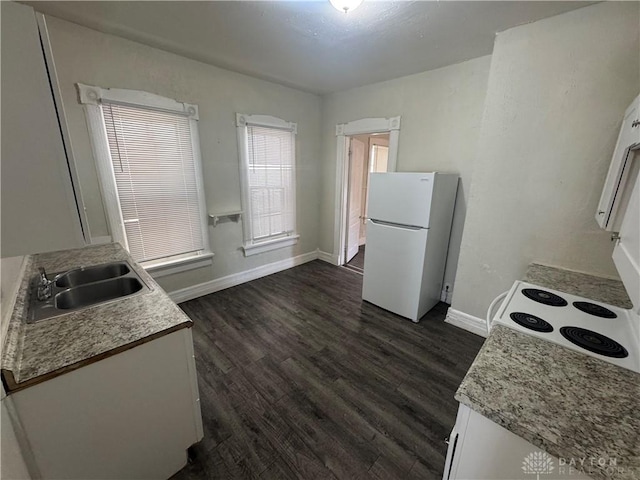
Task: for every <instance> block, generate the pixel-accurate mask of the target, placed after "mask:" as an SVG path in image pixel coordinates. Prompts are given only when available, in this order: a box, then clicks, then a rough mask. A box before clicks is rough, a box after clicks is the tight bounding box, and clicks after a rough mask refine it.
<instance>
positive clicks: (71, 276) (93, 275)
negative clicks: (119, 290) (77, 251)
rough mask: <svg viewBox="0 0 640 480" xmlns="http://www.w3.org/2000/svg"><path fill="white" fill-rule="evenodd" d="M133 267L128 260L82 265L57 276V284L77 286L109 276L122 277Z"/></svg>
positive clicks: (105, 278)
mask: <svg viewBox="0 0 640 480" xmlns="http://www.w3.org/2000/svg"><path fill="white" fill-rule="evenodd" d="M130 271H131V269H130V268H129V265H128V264H127V262H114V263H107V264H104V265H96V266H94V267H80V268H76V269H75V270H69V271H68V272H66V273H63V274H62V275H58V276H57V277H56V280H55V282H56V286H57V287H62V288H69V287H75V286H77V285H84V284H85V283H93V282H99V281H101V280H107V279H109V278H116V277H121V276H123V275H126V274H127V273H129V272H130Z"/></svg>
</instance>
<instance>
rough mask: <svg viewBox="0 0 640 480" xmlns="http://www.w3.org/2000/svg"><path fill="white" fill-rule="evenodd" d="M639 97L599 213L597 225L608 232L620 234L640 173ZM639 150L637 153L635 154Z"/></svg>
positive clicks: (628, 115) (627, 120)
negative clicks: (639, 171)
mask: <svg viewBox="0 0 640 480" xmlns="http://www.w3.org/2000/svg"><path fill="white" fill-rule="evenodd" d="M638 148H640V95H638V96H637V97H636V98H635V100H634V101H633V102H632V103H631V105H629V108H627V110H626V112H625V114H624V119H623V121H622V127H621V128H620V134H619V135H618V142H617V143H616V147H615V149H614V151H613V158H612V159H611V166H610V167H609V173H608V174H607V179H606V180H605V183H604V188H603V190H602V196H601V197H600V202H599V203H598V210H597V211H596V221H597V222H598V225H600V227H602V228H604V229H605V230H608V231H615V232H617V231H619V229H620V224H621V221H622V215H623V213H622V212H624V210H625V208H626V205H627V203H628V201H629V195H630V191H631V189H630V188H629V184H631V185H633V178H634V176H636V175H637V174H638V170H639V169H640V166H639V164H640V153H639V152H638V151H637V150H636V149H638ZM634 150H636V151H634Z"/></svg>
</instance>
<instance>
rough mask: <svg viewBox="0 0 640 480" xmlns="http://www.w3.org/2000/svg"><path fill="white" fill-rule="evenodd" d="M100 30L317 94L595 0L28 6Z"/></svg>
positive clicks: (450, 58)
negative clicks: (349, 8) (350, 8)
mask: <svg viewBox="0 0 640 480" xmlns="http://www.w3.org/2000/svg"><path fill="white" fill-rule="evenodd" d="M24 3H28V4H29V5H31V6H33V7H34V8H35V9H36V10H38V11H41V12H44V13H49V14H51V15H54V16H57V17H60V18H64V19H67V20H70V21H73V22H76V23H79V24H81V25H85V26H88V27H91V28H94V29H96V30H99V31H102V32H106V33H112V34H115V35H119V36H122V37H125V38H128V39H131V40H134V41H137V42H140V43H144V44H147V45H150V46H153V47H157V48H160V49H163V50H167V51H169V52H174V53H177V54H179V55H183V56H186V57H189V58H192V59H195V60H199V61H202V62H205V63H209V64H212V65H216V66H219V67H222V68H226V69H229V70H233V71H236V72H240V73H246V74H248V75H252V76H254V77H258V78H263V79H266V80H271V81H274V82H277V83H281V84H284V85H288V86H291V87H295V88H299V89H301V90H305V91H309V92H314V93H321V94H322V93H328V92H335V91H339V90H345V89H348V88H351V87H357V86H361V85H366V84H370V83H375V82H379V81H383V80H389V79H392V78H397V77H401V76H405V75H409V74H412V73H418V72H423V71H426V70H432V69H434V68H439V67H443V66H445V65H451V64H454V63H458V62H462V61H464V60H469V59H471V58H476V57H480V56H483V55H487V54H490V53H491V51H492V48H493V40H494V35H495V33H496V32H500V31H503V30H506V29H508V28H511V27H513V26H516V25H520V24H523V23H528V22H533V21H536V20H539V19H541V18H546V17H550V16H553V15H557V14H559V13H563V12H566V11H569V10H574V9H576V8H580V7H583V6H585V5H588V4H590V3H593V2H571V1H569V2H565V1H549V2H538V1H531V2H529V1H512V2H492V1H475V2H473V1H472V2H466V1H441V2H435V1H418V2H413V1H400V2H380V1H371V0H365V2H364V3H363V4H362V6H360V7H359V8H358V9H357V10H355V11H354V12H351V13H349V14H344V13H341V12H338V11H337V10H335V9H334V8H333V7H332V6H331V5H330V4H329V1H328V0H321V1H300V0H298V1H284V2H283V1H259V2H249V1H200V2H190V1H160V2H155V1H142V2H136V1H88V2H85V1H71V2H57V1H46V2H24Z"/></svg>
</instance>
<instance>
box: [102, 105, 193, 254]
mask: <svg viewBox="0 0 640 480" xmlns="http://www.w3.org/2000/svg"><path fill="white" fill-rule="evenodd" d="M102 111H103V116H104V121H105V126H106V132H107V139H108V143H109V150H110V153H111V160H112V165H113V171H114V174H115V180H116V186H117V191H118V197H119V201H120V209H121V212H122V219H123V222H124V229H125V233H126V237H127V242H128V246H129V252H130V253H131V255H132V256H133V258H134V259H135V260H136V261H140V262H144V261H150V260H157V259H160V258H166V257H173V256H176V255H183V254H188V253H195V252H199V251H202V250H204V237H203V231H202V228H203V227H202V218H203V214H204V212H203V211H202V207H201V205H200V197H199V192H198V177H197V175H199V174H200V172H198V171H196V168H197V167H196V161H195V157H194V151H193V148H194V147H193V138H192V134H191V126H190V121H189V118H188V117H187V116H185V115H180V114H175V113H170V112H164V111H160V110H153V109H148V108H142V107H134V106H127V105H118V104H108V103H107V104H103V105H102Z"/></svg>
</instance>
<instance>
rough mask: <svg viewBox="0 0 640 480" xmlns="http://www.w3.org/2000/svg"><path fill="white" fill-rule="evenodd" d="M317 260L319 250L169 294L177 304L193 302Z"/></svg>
mask: <svg viewBox="0 0 640 480" xmlns="http://www.w3.org/2000/svg"><path fill="white" fill-rule="evenodd" d="M317 258H318V251H317V250H316V251H313V252H309V253H304V254H302V255H298V256H297V257H291V258H286V259H284V260H280V261H278V262H274V263H269V264H267V265H262V266H261V267H257V268H252V269H251V270H245V271H244V272H238V273H234V274H231V275H227V276H226V277H221V278H216V279H215V280H211V281H210V282H204V283H199V284H198V285H193V286H191V287H186V288H181V289H180V290H175V291H173V292H169V297H171V300H173V301H174V302H176V303H181V302H186V301H187V300H192V299H194V298H198V297H201V296H203V295H208V294H210V293H213V292H218V291H220V290H224V289H225V288H229V287H235V286H236V285H240V284H241V283H245V282H250V281H251V280H256V279H258V278H261V277H266V276H267V275H271V274H273V273H278V272H281V271H283V270H287V269H288V268H292V267H296V266H298V265H302V264H303V263H307V262H311V261H312V260H316V259H317Z"/></svg>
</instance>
